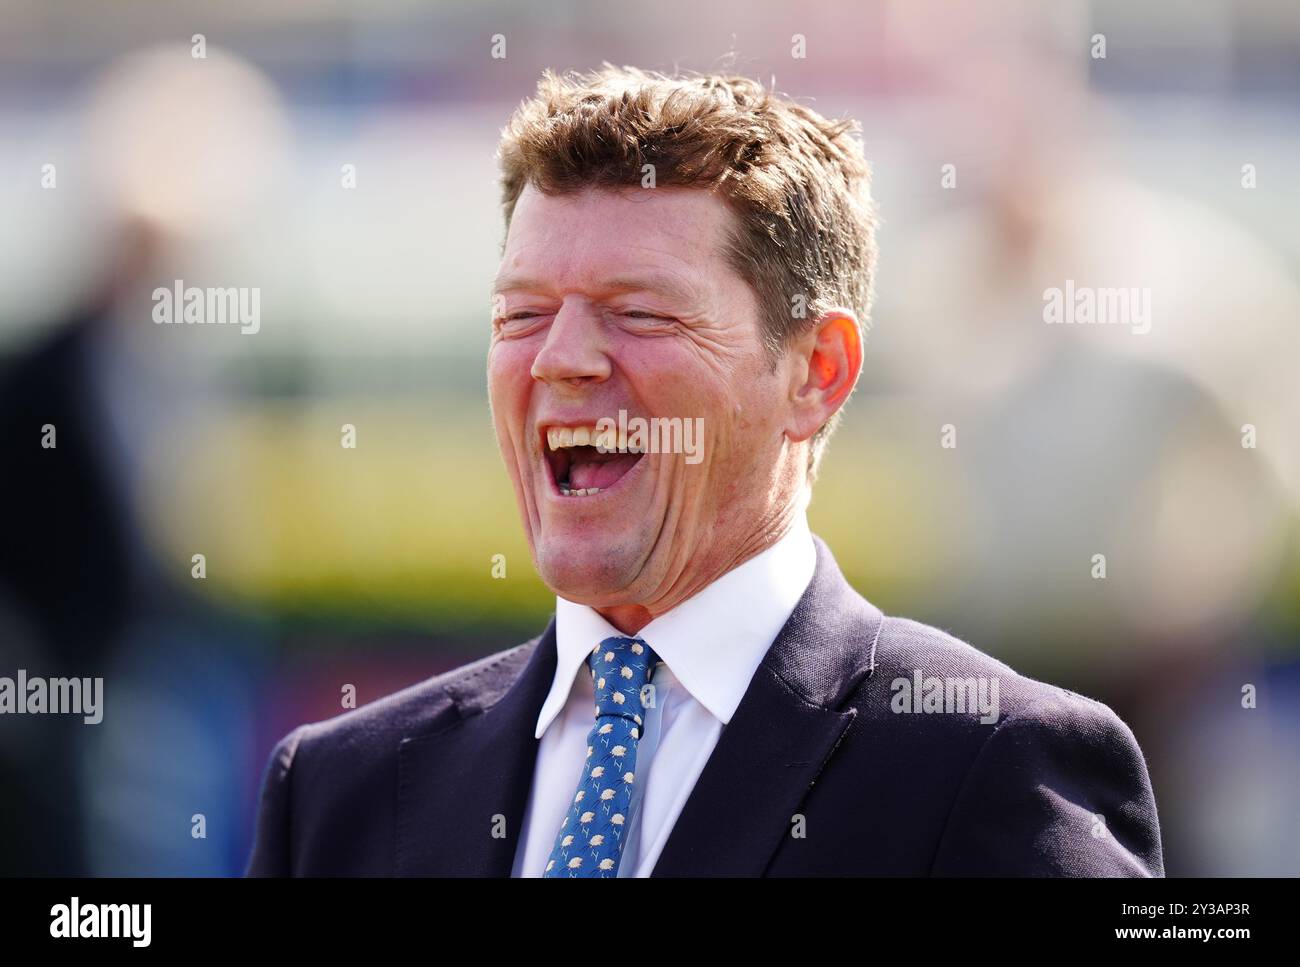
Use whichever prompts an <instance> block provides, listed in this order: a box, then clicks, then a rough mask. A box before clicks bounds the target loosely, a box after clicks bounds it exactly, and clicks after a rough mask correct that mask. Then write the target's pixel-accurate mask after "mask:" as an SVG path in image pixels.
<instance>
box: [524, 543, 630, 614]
mask: <svg viewBox="0 0 1300 967" xmlns="http://www.w3.org/2000/svg"><path fill="white" fill-rule="evenodd" d="M575 545H576V547H575ZM633 557H635V555H629V554H628V553H627V546H626V545H609V544H602V545H597V544H594V543H580V544H579V543H577V542H572V541H560V540H548V541H544V542H542V544H541V545H539V548H538V553H537V561H536V565H537V573H538V574H540V575H541V578H542V581H543V582H544V583H545V584H546V586H547V587H548V588H550V589H551V590H552V591H554V592H555V593H556V594H558V595H559V596H560V597H562V598H565V599H567V600H569V601H575V602H577V603H578V604H587V605H592V606H601V607H603V606H606V605H611V604H621V603H628V602H627V601H626V600H625V597H626V593H627V592H628V590H629V588H631V587H632V586H633V585H634V584H635V582H636V579H637V578H638V576H639V575H640V560H639V559H637V560H633V559H632V558H633Z"/></svg>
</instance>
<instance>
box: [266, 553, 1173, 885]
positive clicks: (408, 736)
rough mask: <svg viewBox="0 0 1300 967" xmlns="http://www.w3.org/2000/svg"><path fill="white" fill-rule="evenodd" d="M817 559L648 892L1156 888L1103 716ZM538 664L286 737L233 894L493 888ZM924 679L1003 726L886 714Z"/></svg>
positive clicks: (511, 852)
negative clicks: (736, 886)
mask: <svg viewBox="0 0 1300 967" xmlns="http://www.w3.org/2000/svg"><path fill="white" fill-rule="evenodd" d="M816 545H817V566H816V571H815V573H814V575H813V578H812V582H811V583H810V585H809V587H808V589H807V591H806V592H805V593H804V595H803V597H802V598H801V599H800V601H799V603H798V605H797V606H796V607H795V610H794V613H793V614H792V615H791V616H790V620H789V621H788V622H787V623H786V625H785V627H784V628H783V629H782V631H781V633H780V634H779V635H778V636H777V638H776V640H775V641H774V642H773V643H772V646H771V647H770V648H769V650H768V652H767V654H766V656H765V657H764V659H763V662H762V664H761V665H760V666H759V668H758V671H757V672H756V673H755V674H754V677H753V679H752V680H751V681H750V684H749V688H748V690H747V691H746V692H745V695H744V698H743V699H742V700H741V702H740V705H739V707H738V708H737V709H736V713H735V715H734V716H733V718H732V720H731V722H730V723H729V724H728V725H727V726H726V727H725V728H724V729H723V730H722V734H721V737H720V738H719V740H718V744H717V746H716V748H715V750H714V752H713V755H712V756H711V757H710V758H709V760H708V762H707V763H706V765H705V768H704V771H703V772H702V773H701V774H700V777H699V780H698V781H697V784H696V786H695V789H694V790H693V792H692V793H691V796H690V798H689V799H688V800H687V801H686V804H685V806H684V807H683V809H682V812H681V815H680V816H679V817H678V819H677V822H676V824H675V826H674V827H673V830H672V834H671V835H670V836H669V838H668V842H667V843H666V845H665V846H664V849H663V852H662V853H661V855H660V857H659V861H658V862H657V863H656V865H655V867H654V870H653V873H652V875H653V876H691V875H701V876H710V875H726V876H762V875H767V876H806V875H879V874H883V875H1075V876H1163V875H1164V866H1163V860H1162V857H1161V850H1160V827H1159V824H1158V821H1157V817H1156V803H1155V799H1154V796H1153V795H1152V791H1151V782H1150V779H1149V777H1148V775H1147V768H1146V763H1145V761H1144V760H1143V757H1142V752H1141V750H1140V749H1139V748H1138V744H1137V742H1136V740H1135V739H1134V738H1133V733H1132V732H1131V731H1130V730H1129V728H1128V727H1127V726H1126V725H1125V724H1124V723H1123V722H1122V721H1121V720H1120V719H1119V718H1118V716H1116V715H1115V713H1114V712H1112V711H1111V710H1110V709H1109V708H1108V707H1107V706H1105V705H1103V704H1101V703H1100V702H1096V701H1093V700H1092V699H1089V698H1085V697H1084V696H1082V695H1078V694H1076V693H1074V692H1070V691H1067V690H1065V689H1062V688H1057V687H1055V686H1052V685H1047V684H1044V683H1042V682H1038V681H1034V680H1033V679H1030V678H1025V677H1023V676H1021V675H1018V674H1016V673H1015V672H1014V671H1012V670H1011V669H1010V668H1008V667H1007V666H1006V665H1004V664H1002V663H1001V662H999V661H996V660H995V659H993V658H991V657H989V656H988V655H986V654H984V653H983V652H980V651H978V650H976V649H975V648H973V647H971V646H970V645H967V644H965V643H964V642H961V641H958V640H957V639H955V638H952V637H951V636H949V635H947V634H945V633H943V632H942V631H938V630H936V629H934V628H930V627H927V626H925V625H922V624H918V623H916V622H914V621H908V620H905V619H901V618H893V617H886V616H884V615H882V614H881V612H880V611H879V610H877V609H876V608H875V607H874V606H873V605H871V604H870V603H869V602H867V601H866V600H864V599H863V598H862V597H860V596H859V595H858V594H857V593H856V592H855V591H854V590H853V588H852V587H850V586H849V584H848V582H847V581H846V580H845V579H844V577H843V575H841V573H840V571H839V568H838V567H837V566H836V564H835V560H834V558H833V557H832V556H831V554H830V551H829V550H828V549H827V547H826V545H825V544H824V543H823V542H822V541H821V540H819V539H818V540H816ZM555 661H556V653H555V622H554V619H552V621H551V624H550V626H549V627H548V628H547V629H546V631H545V633H544V634H542V635H541V636H540V637H539V638H535V639H533V640H532V641H529V642H527V643H525V644H522V645H519V646H517V647H515V648H511V649H509V650H507V651H502V652H499V653H497V654H494V655H490V656H488V657H486V658H483V659H480V660H479V661H475V662H473V663H472V664H469V665H465V666H463V667H461V668H457V669H454V670H452V671H450V672H447V673H445V674H443V675H439V676H437V677H435V678H432V679H430V680H428V681H425V682H422V683H420V684H418V685H414V686H412V687H410V688H407V689H404V690H403V691H400V692H397V693H395V694H393V695H390V696H388V697H387V698H384V699H382V700H380V701H377V702H374V703H372V704H370V705H367V706H364V707H363V708H359V709H355V710H353V711H349V712H346V713H344V714H342V715H339V716H337V717H336V718H333V719H330V720H328V721H325V722H320V723H316V724H312V725H304V726H300V727H299V728H297V729H295V730H294V731H293V732H292V733H290V734H289V735H288V736H286V737H285V738H284V739H282V740H281V741H280V742H279V743H278V744H277V745H276V747H275V750H274V751H273V752H272V754H271V757H270V761H269V763H268V765H267V769H266V773H265V775H264V778H263V784H262V798H261V805H260V808H259V812H258V819H257V834H256V842H255V843H254V846H253V851H252V855H251V857H250V859H249V863H248V867H247V870H246V874H247V875H280V876H284V875H345V876H350V875H421V874H435V875H437V874H443V875H468V876H509V875H510V871H511V866H512V863H513V861H514V857H515V851H516V849H517V847H518V844H519V836H520V834H521V831H522V829H523V818H524V808H525V805H526V803H527V797H528V793H529V789H530V787H531V783H532V776H533V769H534V767H535V764H536V758H537V746H538V740H537V739H536V738H534V736H533V731H534V728H535V725H536V722H537V715H538V713H539V711H540V709H541V705H542V702H543V700H544V699H545V698H546V695H547V692H548V690H549V689H550V687H551V679H552V677H553V675H554V672H555ZM918 670H919V671H920V672H921V673H922V675H923V676H924V677H927V678H928V677H931V676H935V677H939V678H949V677H959V678H962V679H967V678H975V679H980V678H984V679H988V680H993V679H996V680H997V682H998V689H999V704H1000V716H999V718H998V719H997V721H996V723H993V724H983V723H981V722H980V721H979V719H980V716H979V714H978V713H965V714H963V713H950V714H942V713H938V712H931V713H922V712H916V711H914V712H911V713H905V712H898V711H894V710H893V707H892V705H893V702H892V700H893V699H894V696H895V694H896V691H897V690H896V689H895V688H894V687H892V684H891V683H893V682H895V680H897V679H908V680H909V681H910V680H912V679H913V678H914V675H915V673H916V672H917V671H918ZM650 781H653V774H652V776H651V779H650ZM575 783H576V776H575Z"/></svg>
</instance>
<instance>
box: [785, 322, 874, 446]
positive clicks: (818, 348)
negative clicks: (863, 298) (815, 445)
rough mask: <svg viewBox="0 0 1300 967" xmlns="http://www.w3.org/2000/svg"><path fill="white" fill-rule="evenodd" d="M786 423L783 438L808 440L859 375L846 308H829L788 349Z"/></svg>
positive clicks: (856, 340) (855, 331)
mask: <svg viewBox="0 0 1300 967" xmlns="http://www.w3.org/2000/svg"><path fill="white" fill-rule="evenodd" d="M790 349H791V352H792V353H794V354H795V359H794V363H795V365H794V367H793V369H792V373H791V379H790V403H791V408H790V418H789V421H788V424H787V426H786V435H787V436H788V437H789V438H790V439H791V440H794V441H795V442H801V441H803V440H807V439H809V438H810V437H812V435H813V434H814V433H816V432H817V430H818V429H820V428H821V427H822V426H823V425H824V424H825V423H826V421H827V420H829V419H830V418H831V417H832V416H834V415H835V412H836V411H837V410H838V409H839V408H840V407H841V406H843V405H844V402H845V400H847V399H848V398H849V394H850V393H852V392H853V387H854V386H855V385H856V384H857V382H858V374H859V373H861V372H862V335H861V332H860V330H859V328H858V319H857V316H855V315H854V314H853V312H852V310H850V309H831V310H829V311H827V312H825V313H823V314H822V315H821V316H819V317H818V319H817V322H816V324H815V325H814V326H813V327H812V328H811V329H809V330H808V332H806V333H804V334H803V335H801V336H799V337H798V338H796V339H795V340H794V341H793V343H792V344H791V347H790Z"/></svg>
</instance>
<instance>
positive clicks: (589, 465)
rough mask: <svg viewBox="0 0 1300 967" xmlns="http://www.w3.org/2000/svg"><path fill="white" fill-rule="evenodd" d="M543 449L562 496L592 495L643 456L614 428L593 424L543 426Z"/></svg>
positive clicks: (605, 488)
mask: <svg viewBox="0 0 1300 967" xmlns="http://www.w3.org/2000/svg"><path fill="white" fill-rule="evenodd" d="M545 436H546V440H545V447H544V452H545V455H546V463H547V465H548V466H549V467H550V468H551V479H553V480H554V481H555V486H556V488H557V489H558V490H559V492H560V494H561V495H563V496H565V497H594V496H595V495H596V494H598V493H600V492H601V491H604V490H608V489H609V488H610V487H612V486H614V484H616V483H618V482H619V481H620V480H621V479H623V476H624V475H625V474H627V472H628V471H629V470H631V469H632V468H633V467H635V466H636V465H637V463H639V462H640V461H641V459H642V458H643V457H644V456H645V453H644V452H643V450H642V448H640V447H631V446H628V444H627V440H626V439H622V440H620V439H619V438H618V434H617V433H616V432H615V431H614V430H612V429H611V430H606V431H604V433H600V432H598V431H597V430H596V428H595V427H594V426H548V427H546V433H545Z"/></svg>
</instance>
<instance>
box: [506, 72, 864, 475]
mask: <svg viewBox="0 0 1300 967" xmlns="http://www.w3.org/2000/svg"><path fill="white" fill-rule="evenodd" d="M858 130H859V128H858V125H857V123H856V122H855V121H852V120H839V121H830V120H827V119H826V118H824V117H822V116H821V115H820V114H818V113H817V112H815V111H813V110H811V109H810V108H807V107H805V106H804V105H802V104H796V103H794V102H792V101H789V100H786V99H784V98H782V97H780V96H778V95H776V94H775V93H773V92H771V91H768V90H767V89H765V88H764V87H763V86H762V85H761V84H760V83H758V82H757V81H754V80H751V79H749V78H747V77H737V76H733V75H722V74H694V73H690V74H685V73H683V74H677V75H674V76H668V75H665V74H660V73H656V72H650V71H642V70H638V69H636V68H633V67H622V68H618V67H614V66H613V65H612V64H609V63H606V64H605V65H604V67H603V68H602V69H600V70H597V71H593V72H591V73H588V74H578V73H568V74H564V75H556V74H554V73H552V72H551V71H549V70H548V71H545V72H544V73H543V74H542V77H541V80H540V81H539V82H538V84H537V94H536V96H534V97H532V98H529V99H528V100H526V101H524V102H523V103H522V104H521V105H520V106H519V107H518V108H517V109H516V110H515V113H514V114H513V116H512V117H511V118H510V121H509V123H508V124H507V125H506V127H505V129H504V130H503V131H502V136H501V144H500V147H499V149H498V152H497V158H498V160H499V162H500V165H501V183H502V194H503V198H502V206H503V208H504V211H505V222H506V230H507V231H509V228H510V218H511V216H512V215H513V213H514V208H515V203H516V202H517V201H518V200H519V195H520V193H521V192H522V191H523V190H524V187H525V186H526V185H529V184H531V185H533V187H534V188H535V189H536V190H538V191H540V192H542V193H544V194H562V193H565V192H571V191H579V190H581V189H583V188H588V187H607V188H618V187H633V186H638V185H640V184H642V178H643V177H644V174H645V171H646V169H645V168H644V166H645V165H653V166H654V167H653V169H651V170H653V172H654V179H655V182H654V183H655V184H656V185H665V186H676V187H696V188H710V189H712V188H716V189H717V190H718V192H719V193H720V195H721V196H722V197H723V198H724V199H725V200H726V201H727V202H728V203H729V204H730V206H731V208H732V210H733V211H734V212H735V213H736V215H737V216H738V218H737V225H736V228H735V230H734V232H733V235H732V237H731V238H730V239H729V241H728V245H727V251H726V256H727V259H728V261H729V262H730V263H731V264H732V266H733V267H734V268H735V269H736V271H737V272H738V273H739V274H740V276H741V278H743V279H744V280H745V281H746V282H747V283H749V285H750V286H751V287H752V288H753V290H754V293H755V295H756V296H757V299H758V304H759V307H760V311H761V312H762V314H763V318H764V332H763V338H764V343H765V344H766V346H767V347H768V350H769V353H770V357H771V360H772V363H773V365H775V363H776V360H777V357H778V354H779V353H780V352H781V350H782V349H783V348H784V347H785V345H786V344H787V342H788V341H789V339H790V338H791V337H793V336H794V335H796V334H798V333H800V332H802V331H804V330H805V329H806V328H807V327H808V326H810V325H812V323H813V321H814V320H815V319H816V318H817V317H818V316H819V315H821V313H822V312H824V311H825V310H826V309H829V308H831V307H832V306H836V305H842V306H847V307H849V308H851V309H853V310H854V311H855V312H856V313H857V315H858V319H859V321H860V322H861V323H863V324H865V323H866V320H867V318H868V313H869V311H870V308H871V296H872V281H873V276H874V268H875V261H876V242H875V226H876V216H875V207H874V204H873V202H872V200H871V194H870V180H871V171H870V168H869V166H868V165H867V162H866V159H865V157H864V156H863V153H862V145H861V142H860V141H859V140H858V139H857V138H856V137H855V136H854V135H855V134H856V132H857V131H858ZM798 309H802V310H803V313H802V317H800V314H799V312H798V311H797V310H798ZM838 416H839V414H838V413H837V414H836V416H835V417H834V418H832V419H831V420H829V421H828V422H827V423H826V425H825V426H823V427H822V428H821V429H819V430H818V431H817V433H816V434H815V435H814V436H813V438H812V446H811V447H810V452H809V459H808V474H809V479H810V480H811V479H813V478H814V477H815V476H816V471H817V465H818V462H819V461H820V458H821V454H822V451H823V449H824V448H825V444H826V439H827V438H828V437H829V436H830V433H831V432H832V430H833V429H834V427H835V424H836V423H837V422H838Z"/></svg>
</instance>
